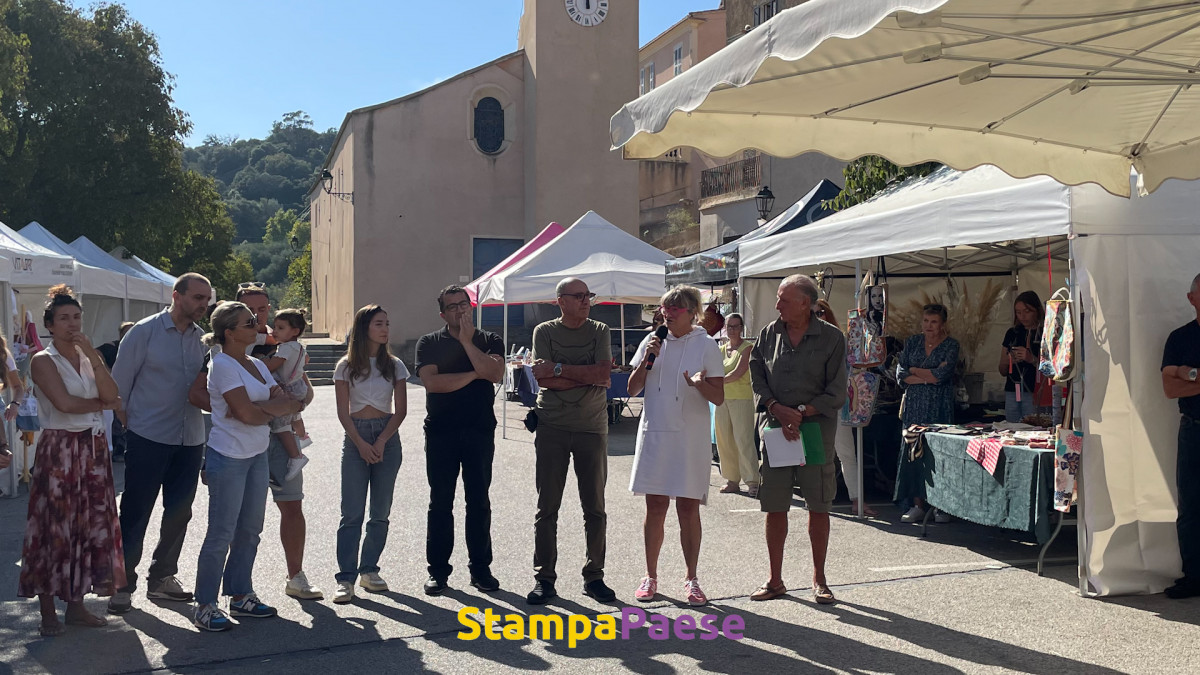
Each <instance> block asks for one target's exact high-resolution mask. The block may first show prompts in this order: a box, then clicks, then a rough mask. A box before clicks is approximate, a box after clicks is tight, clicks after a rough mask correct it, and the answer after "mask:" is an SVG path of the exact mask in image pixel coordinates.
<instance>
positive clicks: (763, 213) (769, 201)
mask: <svg viewBox="0 0 1200 675" xmlns="http://www.w3.org/2000/svg"><path fill="white" fill-rule="evenodd" d="M754 201H755V202H757V203H758V217H759V218H762V219H763V220H766V219H767V216H769V215H771V209H774V208H775V193H773V192H771V188H769V187H767V186H766V185H764V186H763V189H761V190H759V191H758V194H757V195H755V196H754Z"/></svg>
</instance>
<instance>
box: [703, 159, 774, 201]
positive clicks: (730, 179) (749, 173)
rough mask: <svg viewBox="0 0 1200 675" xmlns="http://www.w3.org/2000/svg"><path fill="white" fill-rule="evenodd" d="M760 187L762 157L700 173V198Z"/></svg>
mask: <svg viewBox="0 0 1200 675" xmlns="http://www.w3.org/2000/svg"><path fill="white" fill-rule="evenodd" d="M761 185H762V155H756V156H754V157H751V158H749V159H742V160H738V161H736V162H730V163H729V164H722V165H721V166H714V167H713V168H711V169H705V170H704V171H701V172H700V198H701V199H705V198H708V197H717V196H719V195H723V194H729V193H730V192H739V191H741V190H748V189H751V188H756V187H759V186H761Z"/></svg>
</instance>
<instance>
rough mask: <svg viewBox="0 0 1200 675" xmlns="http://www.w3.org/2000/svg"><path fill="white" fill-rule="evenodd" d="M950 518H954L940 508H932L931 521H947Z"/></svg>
mask: <svg viewBox="0 0 1200 675" xmlns="http://www.w3.org/2000/svg"><path fill="white" fill-rule="evenodd" d="M951 520H954V519H953V518H951V517H950V514H949V513H946V512H945V511H942V510H941V509H934V510H933V522H935V523H948V522H950V521H951Z"/></svg>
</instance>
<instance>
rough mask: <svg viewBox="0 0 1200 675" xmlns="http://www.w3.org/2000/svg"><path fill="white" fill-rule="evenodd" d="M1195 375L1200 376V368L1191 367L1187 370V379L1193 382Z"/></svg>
mask: <svg viewBox="0 0 1200 675" xmlns="http://www.w3.org/2000/svg"><path fill="white" fill-rule="evenodd" d="M1197 377H1200V369H1197V368H1192V369H1191V370H1189V371H1188V378H1187V379H1188V380H1190V381H1192V382H1195V381H1196V378H1197Z"/></svg>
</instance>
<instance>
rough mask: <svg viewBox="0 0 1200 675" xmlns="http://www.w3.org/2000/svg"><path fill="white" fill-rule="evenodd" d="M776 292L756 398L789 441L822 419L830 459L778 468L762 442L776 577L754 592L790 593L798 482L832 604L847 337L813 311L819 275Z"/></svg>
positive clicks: (757, 365) (798, 278) (753, 365)
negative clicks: (829, 567) (832, 532)
mask: <svg viewBox="0 0 1200 675" xmlns="http://www.w3.org/2000/svg"><path fill="white" fill-rule="evenodd" d="M776 297H777V301H776V303H775V309H776V310H777V311H778V312H779V318H778V319H777V320H775V321H772V322H771V323H770V324H768V325H767V326H766V327H765V328H763V329H762V331H761V332H760V333H759V335H758V342H757V343H756V344H755V345H754V349H753V350H752V351H751V352H750V381H751V383H752V385H753V387H754V402H755V405H756V406H757V409H758V411H759V412H760V413H762V415H761V418H762V420H763V421H765V423H766V424H767V425H769V426H780V427H782V428H783V435H784V438H786V439H787V440H790V441H794V440H797V439H799V438H800V425H802V424H806V423H810V422H815V423H816V424H817V425H818V426H819V428H820V430H821V439H822V442H823V444H824V450H825V462H824V463H822V464H807V465H805V466H783V467H772V466H771V457H770V453H769V452H768V451H767V449H766V448H765V447H764V448H763V463H762V469H761V472H762V482H761V484H760V487H759V491H758V498H759V501H760V503H761V508H762V510H763V511H764V512H766V514H767V525H766V535H767V554H768V556H769V558H770V564H771V578H770V579H768V580H767V583H765V584H763V585H762V586H761V587H759V589H758V590H756V591H755V592H754V593H753V594H751V596H750V599H751V600H770V599H772V598H777V597H779V596H781V595H783V594H784V593H786V592H787V585H786V584H784V583H783V579H782V573H783V546H784V542H785V541H786V540H787V534H788V520H787V517H788V514H787V512H788V509H790V508H791V503H792V488H793V487H799V488H800V494H801V496H802V497H803V498H804V504H805V507H806V508H807V509H808V537H809V539H810V540H811V541H812V555H813V597H814V599H815V600H816V601H817V602H818V603H820V604H832V603H833V602H834V597H833V593H832V592H831V591H830V590H829V586H828V585H827V584H826V581H825V554H826V552H827V551H828V549H829V510H830V507H831V506H832V505H833V497H834V494H835V493H836V492H837V476H836V474H835V469H834V466H833V457H834V454H835V453H834V448H833V439H834V435H835V434H836V432H837V424H838V412H839V410H840V409H841V407H842V404H843V403H845V402H846V338H845V336H843V335H842V332H841V331H840V330H838V329H837V328H835V327H833V326H831V325H829V324H827V323H825V322H824V321H821V320H820V319H818V318H817V317H816V315H815V314H814V313H813V308H814V307H815V306H816V304H817V299H818V297H819V293H818V291H817V285H816V283H814V282H813V280H812V279H810V278H808V277H806V276H803V275H799V274H797V275H792V276H790V277H788V278H786V279H784V280H783V281H782V282H781V283H780V284H779V290H778V292H777V293H776Z"/></svg>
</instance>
